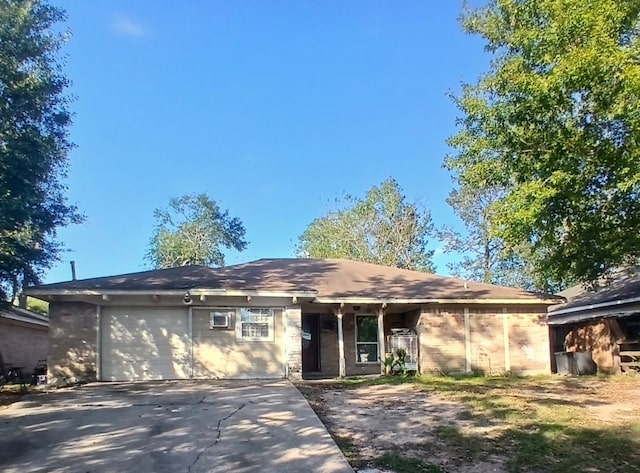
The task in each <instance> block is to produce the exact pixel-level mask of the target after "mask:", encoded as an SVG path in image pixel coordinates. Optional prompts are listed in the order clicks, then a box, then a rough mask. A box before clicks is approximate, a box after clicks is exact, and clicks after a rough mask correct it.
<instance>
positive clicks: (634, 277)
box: [549, 266, 640, 316]
mask: <svg viewBox="0 0 640 473" xmlns="http://www.w3.org/2000/svg"><path fill="white" fill-rule="evenodd" d="M560 295H561V296H563V297H565V298H566V299H567V302H566V303H565V304H558V305H554V306H551V307H549V316H552V315H554V312H564V311H566V310H567V309H572V312H576V311H579V310H581V309H582V310H589V309H591V308H592V306H594V305H597V306H606V305H620V303H621V302H623V301H628V300H629V299H633V298H640V267H639V266H632V267H629V268H624V269H621V270H620V271H618V272H616V273H615V274H613V275H612V276H611V278H610V279H608V280H606V281H604V282H603V283H602V284H601V285H600V286H599V287H597V289H596V290H590V289H588V288H586V287H584V286H582V285H577V286H573V287H571V288H569V289H567V290H565V291H563V292H561V293H560Z"/></svg>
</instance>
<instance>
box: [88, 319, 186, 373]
mask: <svg viewBox="0 0 640 473" xmlns="http://www.w3.org/2000/svg"><path fill="white" fill-rule="evenodd" d="M100 330H101V331H100V337H101V346H100V351H101V358H100V361H101V368H102V373H101V378H102V379H103V380H105V381H136V380H151V379H185V378H189V377H190V376H191V366H192V364H191V340H190V336H189V326H188V312H187V310H186V309H183V308H145V307H122V308H120V307H104V308H103V309H102V324H101V327H100Z"/></svg>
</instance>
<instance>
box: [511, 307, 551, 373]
mask: <svg viewBox="0 0 640 473" xmlns="http://www.w3.org/2000/svg"><path fill="white" fill-rule="evenodd" d="M507 311H508V312H509V318H508V320H509V355H510V359H511V371H512V372H513V373H516V374H536V373H549V372H550V371H551V357H550V344H549V326H548V325H547V314H546V311H545V312H542V311H540V309H536V308H531V309H527V308H518V307H510V308H509V309H507Z"/></svg>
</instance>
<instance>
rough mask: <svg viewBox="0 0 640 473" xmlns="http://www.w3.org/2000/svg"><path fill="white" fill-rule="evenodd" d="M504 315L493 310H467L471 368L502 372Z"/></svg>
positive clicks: (503, 367) (503, 368) (503, 361)
mask: <svg viewBox="0 0 640 473" xmlns="http://www.w3.org/2000/svg"><path fill="white" fill-rule="evenodd" d="M503 324H504V316H503V315H502V313H499V314H496V313H495V309H494V311H482V310H478V309H476V310H473V311H469V326H470V335H471V370H472V371H482V372H485V373H488V374H499V373H504V372H505V371H506V369H505V358H504V335H503V333H504V327H503Z"/></svg>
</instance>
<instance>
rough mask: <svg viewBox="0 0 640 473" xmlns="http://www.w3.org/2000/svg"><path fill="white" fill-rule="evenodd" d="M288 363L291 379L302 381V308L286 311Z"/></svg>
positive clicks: (288, 373) (288, 308)
mask: <svg viewBox="0 0 640 473" xmlns="http://www.w3.org/2000/svg"><path fill="white" fill-rule="evenodd" d="M285 312H286V328H285V343H286V353H287V356H286V363H287V376H288V377H289V378H290V379H302V310H301V309H300V306H296V307H287V309H286V311H285Z"/></svg>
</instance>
